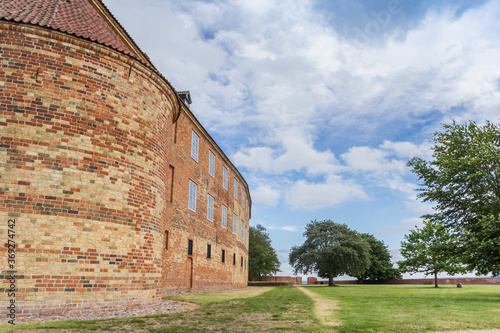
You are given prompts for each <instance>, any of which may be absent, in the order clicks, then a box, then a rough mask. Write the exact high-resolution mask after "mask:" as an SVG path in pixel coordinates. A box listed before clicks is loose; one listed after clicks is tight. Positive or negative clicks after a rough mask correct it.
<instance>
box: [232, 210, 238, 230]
mask: <svg viewBox="0 0 500 333" xmlns="http://www.w3.org/2000/svg"><path fill="white" fill-rule="evenodd" d="M237 223H238V216H236V214H233V234H235V235H236V224H237Z"/></svg>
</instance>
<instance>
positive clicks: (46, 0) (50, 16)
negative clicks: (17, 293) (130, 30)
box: [0, 0, 137, 57]
mask: <svg viewBox="0 0 500 333" xmlns="http://www.w3.org/2000/svg"><path fill="white" fill-rule="evenodd" d="M0 19H4V20H10V21H15V22H23V23H30V24H35V25H39V26H42V27H47V28H52V29H56V30H60V31H62V32H65V33H68V34H73V35H76V36H78V37H83V38H88V39H90V40H92V41H96V42H98V43H101V44H104V45H106V46H109V47H112V48H114V49H116V50H118V51H121V52H124V53H126V54H129V55H131V56H134V57H137V55H136V54H135V53H134V51H132V50H131V49H130V48H129V47H128V46H127V45H126V44H125V43H124V42H123V40H122V39H121V38H120V37H119V36H118V35H117V34H116V33H115V31H114V30H113V29H112V28H111V27H110V26H109V25H108V24H107V22H106V21H105V20H104V19H103V18H102V17H101V15H99V13H98V12H97V11H96V9H95V8H94V7H93V6H92V4H90V2H89V1H88V0H4V1H2V3H0Z"/></svg>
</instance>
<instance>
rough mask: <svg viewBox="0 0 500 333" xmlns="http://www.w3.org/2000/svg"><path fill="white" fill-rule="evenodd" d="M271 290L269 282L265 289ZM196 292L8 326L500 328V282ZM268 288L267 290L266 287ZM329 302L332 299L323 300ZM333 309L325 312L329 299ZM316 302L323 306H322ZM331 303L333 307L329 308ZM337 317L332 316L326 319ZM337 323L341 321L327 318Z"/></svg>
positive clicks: (117, 329)
mask: <svg viewBox="0 0 500 333" xmlns="http://www.w3.org/2000/svg"><path fill="white" fill-rule="evenodd" d="M263 288H265V287H263ZM303 289H306V290H308V291H310V292H313V293H314V294H315V295H316V296H314V295H313V296H312V297H313V298H314V300H313V298H311V297H310V296H308V295H306V294H305V293H304V292H302V291H301V290H299V288H293V287H276V288H266V289H264V292H263V293H261V294H258V291H256V289H250V290H247V291H236V292H224V293H212V294H191V295H182V296H177V297H175V298H173V299H178V300H183V301H189V302H196V303H198V304H200V307H199V308H197V309H196V310H193V311H188V312H183V313H172V314H165V315H155V316H146V317H133V318H125V319H108V320H93V321H67V322H52V323H44V324H29V325H19V326H16V327H12V326H6V325H4V326H0V332H11V331H12V330H13V329H14V328H16V329H22V332H37V333H39V332H148V333H149V332H150V333H153V332H159V333H162V332H209V331H214V332H269V331H271V332H285V331H287V332H311V331H320V332H339V333H345V332H435V331H454V330H471V329H494V328H496V329H500V287H498V286H464V288H461V289H459V288H456V287H452V286H443V287H440V288H438V289H436V288H433V287H430V286H415V285H410V286H408V285H400V286H397V285H393V286H383V285H380V286H374V285H342V286H337V287H325V286H310V287H304V288H303ZM258 290H260V291H262V289H258ZM323 301H324V302H323ZM322 302H323V303H324V304H327V305H326V308H325V307H324V306H323V308H322V309H320V310H318V309H319V308H320V307H321V306H322V305H321V303H322ZM315 307H316V308H315ZM328 307H330V308H328ZM325 314H327V316H331V317H332V318H331V320H324V319H328V318H323V317H324V316H325ZM332 322H335V323H336V324H335V325H332V326H330V325H328V324H326V325H325V323H332Z"/></svg>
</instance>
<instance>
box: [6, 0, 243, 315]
mask: <svg viewBox="0 0 500 333" xmlns="http://www.w3.org/2000/svg"><path fill="white" fill-rule="evenodd" d="M0 55H1V61H2V62H1V67H0V140H1V142H0V238H1V243H2V246H1V247H0V268H1V273H0V275H1V276H0V280H1V281H2V286H0V288H1V290H0V315H1V323H6V321H7V319H8V314H9V313H12V311H10V312H9V309H8V306H9V305H10V304H12V302H13V300H14V302H15V315H16V316H17V318H21V317H27V316H37V315H49V314H62V313H74V314H77V313H86V312H101V311H114V310H120V309H124V308H127V307H134V306H141V305H148V304H151V303H154V302H156V301H157V300H159V299H160V297H161V296H162V295H166V294H172V293H180V292H188V291H193V292H196V291H215V290H223V289H230V288H241V287H245V286H246V285H247V276H248V272H247V265H248V226H249V219H250V215H251V198H250V193H249V189H248V185H247V183H246V182H245V179H244V178H243V177H242V176H241V174H240V173H239V171H238V170H237V169H236V168H235V166H234V165H233V164H232V163H231V161H230V160H229V159H228V158H227V156H226V155H225V154H224V152H223V151H222V150H221V149H220V147H219V146H218V145H217V143H216V142H215V141H214V140H213V139H212V137H211V136H210V135H209V133H208V132H207V131H206V130H205V129H204V128H203V126H202V125H201V124H200V122H199V121H198V120H197V119H196V117H195V116H194V114H193V113H192V112H191V111H190V109H189V104H190V102H191V97H190V94H189V92H177V91H176V90H175V89H174V88H173V87H172V85H171V84H170V83H169V82H168V81H167V80H166V79H165V78H164V77H163V76H162V75H161V73H159V71H158V70H157V69H156V68H155V67H154V66H153V64H152V63H151V61H150V60H149V58H148V57H147V55H146V54H145V53H143V52H142V51H141V50H140V49H139V47H138V46H137V45H136V43H135V42H134V41H133V40H132V38H131V37H130V36H129V35H128V33H127V32H126V31H125V29H124V28H123V27H122V26H121V25H120V23H119V22H118V21H117V20H116V19H115V18H114V17H113V15H112V14H111V13H110V12H109V11H108V9H107V8H106V7H105V5H104V4H103V3H102V2H101V1H100V0H9V1H3V2H1V3H0ZM14 250H15V251H14ZM13 277H14V278H13ZM12 293H14V294H15V296H14V295H13V294H12Z"/></svg>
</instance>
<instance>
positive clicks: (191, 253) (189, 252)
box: [188, 239, 193, 256]
mask: <svg viewBox="0 0 500 333" xmlns="http://www.w3.org/2000/svg"><path fill="white" fill-rule="evenodd" d="M192 255H193V240H192V239H188V256H192Z"/></svg>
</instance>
